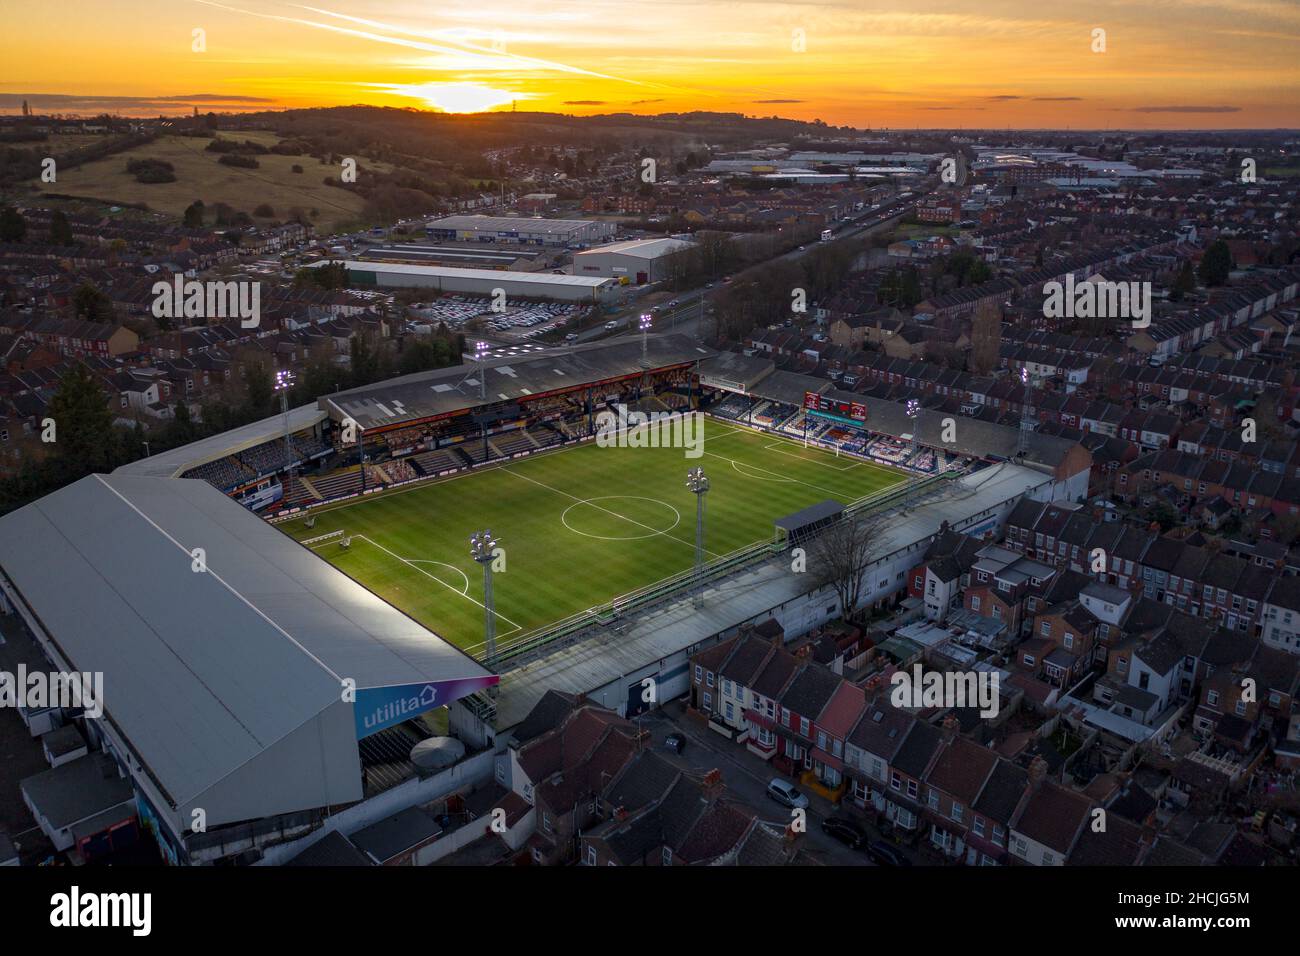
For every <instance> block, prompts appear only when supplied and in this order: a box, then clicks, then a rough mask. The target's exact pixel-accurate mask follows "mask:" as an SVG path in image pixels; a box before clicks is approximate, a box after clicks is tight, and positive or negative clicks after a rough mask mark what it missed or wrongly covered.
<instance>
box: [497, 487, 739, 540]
mask: <svg viewBox="0 0 1300 956" xmlns="http://www.w3.org/2000/svg"><path fill="white" fill-rule="evenodd" d="M501 470H502V471H504V472H505V473H506V474H508V475H514V476H515V477H516V478H522V479H523V480H524V481H531V482H532V483H533V484H535V485H537V486H539V487H541V488H545V489H546V490H547V491H552V492H554V493H555V494H557V495H563V496H564V497H565V498H572V499H573V500H574V501H576V502H578V503H579V504H584V505H587V506H588V507H591V508H595V509H596V510H597V511H603V512H605V514H607V515H611V516H612V517H615V518H622V519H623V520H624V521H627V522H630V523H631V524H634V525H636V526H637V527H638V528H645V529H646V530H647V531H649V532H651V533H650V534H648V535H646V537H647V538H649V537H654V536H655V535H663V536H664V537H665V538H668V539H669V540H671V541H676V542H677V543H678V544H684V545H686V546H687V547H688V548H694V547H695V542H693V541H683V540H682V539H681V538H678V537H674V536H673V535H671V534H668V532H666V531H661V530H660V529H659V528H652V527H650V525H648V524H642V523H641V522H640V521H637V520H636V519H635V518H629V517H628V516H627V515H622V514H619V513H618V512H617V511H610V510H609V509H608V508H602V507H601V506H600V505H594V504H592V503H591V499H588V498H579V497H578V496H577V495H571V494H569V493H568V492H567V491H561V490H560V489H559V488H553V487H552V486H550V485H548V484H546V483H545V482H541V481H538V480H537V479H536V478H529V477H528V476H527V475H521V474H520V473H519V472H517V471H511V470H510V469H509V468H507V467H503V468H502V469H501ZM613 497H625V496H613ZM664 504H667V502H664ZM670 507H671V506H670ZM565 527H568V526H567V525H566V526H565ZM569 530H570V531H572V530H573V529H572V528H570V529H569ZM704 553H705V554H707V555H709V556H710V557H714V558H717V557H721V555H717V554H714V553H713V552H712V551H710V550H709V549H708V548H705V549H704Z"/></svg>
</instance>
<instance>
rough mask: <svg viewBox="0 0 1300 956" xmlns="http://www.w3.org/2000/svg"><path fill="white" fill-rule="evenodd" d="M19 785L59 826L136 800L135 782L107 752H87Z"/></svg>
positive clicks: (43, 813)
mask: <svg viewBox="0 0 1300 956" xmlns="http://www.w3.org/2000/svg"><path fill="white" fill-rule="evenodd" d="M19 786H20V787H21V788H22V791H23V793H24V794H25V795H26V797H27V799H28V800H30V801H31V803H32V805H33V806H35V807H36V808H37V809H38V810H39V811H40V814H41V816H43V817H44V818H45V819H47V820H49V821H50V824H51V825H52V826H55V827H57V828H59V829H60V830H61V829H63V828H64V827H69V826H72V824H74V823H79V822H80V821H82V820H85V819H88V818H89V817H93V816H95V815H97V814H100V813H103V812H104V811H105V810H110V809H112V808H113V807H118V806H121V805H122V804H123V803H127V802H129V801H130V800H132V799H133V796H134V794H133V791H132V789H131V781H130V780H126V779H124V778H123V777H122V776H121V775H120V774H119V773H118V772H117V764H115V763H114V762H113V758H112V757H110V756H109V755H108V754H105V753H102V752H100V753H93V754H87V755H86V756H84V757H78V758H77V759H76V760H72V761H69V762H68V763H65V764H60V765H59V766H57V767H52V768H50V769H49V770H43V771H41V772H40V773H38V774H35V775H33V776H31V777H27V778H26V779H25V780H23V781H22V782H21V783H20V784H19Z"/></svg>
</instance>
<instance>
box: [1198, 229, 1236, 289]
mask: <svg viewBox="0 0 1300 956" xmlns="http://www.w3.org/2000/svg"><path fill="white" fill-rule="evenodd" d="M1231 271H1232V252H1231V251H1229V249H1228V244H1227V243H1226V242H1224V241H1223V240H1222V239H1216V240H1215V241H1214V242H1212V243H1210V248H1208V249H1206V250H1205V255H1203V256H1202V257H1201V267H1200V268H1199V269H1198V270H1197V275H1199V276H1200V277H1201V281H1202V282H1204V283H1205V285H1206V286H1207V287H1213V286H1219V285H1223V284H1224V283H1225V282H1227V281H1228V273H1230V272H1231Z"/></svg>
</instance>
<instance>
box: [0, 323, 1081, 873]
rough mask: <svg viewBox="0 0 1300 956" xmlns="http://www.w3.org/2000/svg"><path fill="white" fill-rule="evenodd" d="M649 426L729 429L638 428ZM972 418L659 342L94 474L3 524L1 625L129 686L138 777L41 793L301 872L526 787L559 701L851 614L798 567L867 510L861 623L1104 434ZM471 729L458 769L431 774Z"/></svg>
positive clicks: (417, 386) (559, 361) (127, 756)
mask: <svg viewBox="0 0 1300 956" xmlns="http://www.w3.org/2000/svg"><path fill="white" fill-rule="evenodd" d="M616 410H617V411H619V413H620V414H622V415H631V416H635V415H637V414H643V415H645V416H648V417H649V416H659V417H660V418H665V419H667V420H669V421H671V422H673V423H675V426H680V425H681V423H682V421H684V419H683V416H685V415H690V416H692V418H691V421H692V422H694V423H696V425H697V426H698V427H699V429H700V430H699V431H698V432H688V431H684V430H682V429H681V428H680V427H678V430H677V431H676V432H674V431H672V430H668V431H666V432H663V433H662V434H668V435H672V434H678V435H682V434H689V435H691V437H692V439H693V440H691V441H688V442H685V443H679V444H684V445H685V447H673V445H672V443H671V442H662V441H661V442H655V441H652V440H647V438H648V434H649V432H650V431H651V426H649V425H639V426H638V425H636V422H635V419H633V420H632V422H631V423H630V424H631V426H632V427H629V428H628V429H627V430H626V431H619V432H615V433H614V434H613V435H612V436H611V435H610V434H609V433H608V432H607V431H606V432H602V431H601V429H602V427H603V426H602V422H604V423H608V421H609V420H610V418H611V415H613V414H614V412H615V411H616ZM694 416H700V417H699V418H696V417H694ZM945 421H946V420H944V419H942V418H941V417H940V416H939V415H938V414H937V413H931V412H929V411H927V410H923V409H915V408H913V409H905V408H902V407H900V406H897V405H895V404H894V403H890V402H883V401H879V400H874V399H870V398H866V397H864V396H862V395H858V394H855V393H848V392H841V391H839V390H837V389H835V388H834V387H832V385H831V383H829V382H828V381H826V380H824V379H819V378H812V377H809V376H805V375H801V374H799V373H796V372H792V371H787V370H782V369H778V368H776V366H775V365H774V363H773V362H772V361H771V360H769V359H766V358H763V357H761V356H745V355H739V354H732V353H715V352H713V351H712V350H710V349H707V348H704V347H702V346H701V345H700V344H698V343H697V342H696V341H694V340H693V339H690V338H688V337H685V336H682V335H676V334H648V335H646V336H644V337H641V338H638V337H631V336H629V337H620V338H613V339H607V340H603V341H598V342H594V343H589V344H583V345H578V346H573V347H567V348H557V349H549V350H542V351H537V352H530V353H526V354H523V355H515V356H510V355H500V356H495V357H494V356H492V355H491V353H485V354H483V355H482V356H480V357H478V358H472V359H471V358H467V359H466V362H465V364H463V365H459V366H455V367H451V368H445V369H439V370H436V371H431V372H422V373H417V374H414V375H409V376H404V377H400V378H395V379H391V380H388V381H385V382H380V383H376V384H374V385H370V386H366V387H363V388H358V389H353V390H350V391H343V392H338V393H335V394H332V395H329V396H327V397H324V398H322V399H321V400H319V401H318V402H317V404H315V405H312V406H305V407H302V408H297V409H291V410H289V411H287V412H286V413H285V414H284V415H280V416H273V417H271V418H268V419H265V420H263V421H260V422H256V423H253V424H251V425H247V426H244V427H242V428H239V429H235V430H232V431H230V432H227V433H224V434H222V435H218V436H214V437H211V438H208V439H204V440H202V441H199V442H196V443H194V444H192V445H189V446H185V447H183V448H178V449H173V450H171V451H168V452H166V453H163V454H160V455H155V456H153V457H151V458H147V459H144V460H142V461H139V462H135V463H132V464H130V465H127V466H124V467H123V468H121V469H118V471H117V472H115V473H114V474H112V475H109V476H103V475H92V476H90V477H88V478H86V479H83V480H82V481H80V482H77V483H76V484H74V485H71V486H69V487H68V488H65V489H63V490H62V491H60V492H56V493H55V494H53V495H50V496H48V497H46V498H44V499H42V500H41V501H39V502H37V503H35V504H33V505H29V506H27V507H26V508H23V509H20V510H19V511H16V512H14V513H12V514H10V515H6V516H4V517H0V594H2V595H3V600H2V601H0V610H5V609H6V608H9V609H12V610H15V611H16V612H17V614H18V615H19V617H20V618H21V619H22V621H23V622H24V623H25V625H26V627H27V629H28V630H29V631H30V633H31V635H32V636H33V637H34V639H35V642H36V643H37V644H38V645H39V647H40V649H41V652H42V653H43V655H44V657H45V659H46V661H47V662H48V664H50V665H53V666H55V667H57V668H58V669H60V670H75V671H102V672H103V673H104V683H105V687H106V693H105V716H104V719H103V720H102V721H99V722H97V726H100V727H101V730H102V732H101V740H102V743H103V745H104V749H105V750H106V751H108V753H110V754H111V755H113V756H114V758H115V759H116V761H117V765H118V772H119V774H120V775H121V776H122V778H123V779H124V780H127V781H129V782H130V785H129V786H128V787H127V788H126V792H125V800H124V793H123V790H122V781H120V780H119V781H117V782H116V783H114V782H112V781H107V780H106V779H105V780H101V779H100V777H99V776H95V775H91V779H90V780H89V781H81V780H80V779H78V781H77V782H76V783H77V787H78V788H79V792H81V793H82V794H83V798H82V799H83V803H84V804H85V806H84V810H85V811H86V815H85V816H84V817H83V818H80V819H78V820H74V821H66V820H61V819H60V813H59V808H58V806H56V802H55V801H54V798H52V797H51V796H50V794H51V793H54V792H56V791H57V788H53V787H51V786H50V785H49V783H48V782H43V781H38V780H32V781H31V782H30V787H29V786H28V782H26V781H25V782H24V792H25V793H27V794H28V798H29V802H30V804H31V805H32V807H33V813H34V815H35V816H36V817H37V819H38V820H41V821H43V823H42V825H43V827H45V828H47V832H49V833H50V834H51V838H52V839H55V840H56V843H59V842H60V841H61V844H60V845H63V846H71V845H75V846H77V847H78V848H82V847H86V848H88V849H87V852H89V848H93V847H97V846H102V845H105V841H108V842H110V843H111V841H112V838H111V837H110V836H107V835H106V834H109V833H112V832H117V831H116V830H115V829H114V828H120V827H121V826H123V825H124V824H123V823H122V816H123V813H124V812H127V811H129V813H128V815H129V816H131V817H132V819H138V820H139V821H140V822H141V825H143V826H145V827H147V828H149V829H150V830H152V831H153V832H154V833H155V835H156V837H157V842H158V843H159V846H160V847H163V848H164V855H165V856H166V858H167V859H168V860H170V861H172V862H176V863H191V864H192V863H213V862H258V863H278V862H285V861H286V860H287V859H289V858H290V857H291V856H293V855H294V854H295V853H297V852H300V851H301V850H302V849H304V848H306V847H307V846H308V845H310V844H311V843H313V842H314V841H316V840H318V839H320V838H321V837H323V836H325V835H327V834H328V832H330V831H333V830H340V831H343V832H351V831H352V830H355V829H358V828H360V827H363V826H369V825H373V824H375V823H377V822H379V821H381V820H383V819H385V818H386V817H387V816H389V815H391V814H393V813H395V812H397V811H400V810H401V809H403V808H404V807H410V806H413V805H415V804H417V803H421V802H427V801H428V800H430V799H433V798H435V797H437V796H439V795H440V794H444V793H449V792H451V791H452V790H453V789H455V788H456V787H463V786H465V785H466V784H467V783H472V782H473V781H474V780H479V779H490V778H491V776H492V775H493V773H500V772H503V771H502V767H501V765H500V761H501V760H503V759H507V758H506V757H505V756H503V754H504V748H505V744H506V742H507V741H508V740H509V735H510V733H511V730H512V728H514V727H515V726H516V725H518V724H519V722H520V721H521V720H522V719H523V718H524V717H525V716H526V715H527V714H528V712H529V711H530V710H531V708H532V707H533V706H534V705H536V704H537V702H538V701H539V700H540V699H541V698H542V697H543V695H544V694H545V693H546V692H547V691H548V690H560V691H565V692H569V693H582V694H585V695H586V696H587V698H588V699H590V700H593V701H595V702H597V703H601V704H604V705H605V706H609V707H611V708H614V709H617V710H618V711H619V712H621V713H624V714H627V715H633V714H636V713H638V712H640V710H642V709H644V707H645V706H647V705H646V703H645V702H644V700H643V699H642V687H643V685H642V681H644V680H645V679H647V678H650V679H653V680H654V681H655V682H656V685H657V687H658V694H659V699H660V700H668V699H671V698H672V697H675V696H678V695H680V694H682V693H684V692H685V691H686V689H687V684H688V675H687V657H688V654H689V653H691V652H693V651H694V650H698V649H699V648H700V647H704V646H708V645H709V644H710V643H712V642H716V641H718V640H720V639H722V638H724V637H726V636H729V635H730V634H734V633H735V632H736V630H737V629H738V628H740V627H742V626H745V625H747V624H752V623H756V622H761V621H765V620H768V619H775V620H777V621H778V622H779V623H780V624H781V626H782V627H783V628H784V629H785V632H786V633H787V634H792V635H797V634H800V633H804V632H806V631H807V630H808V629H810V628H813V627H816V626H819V625H820V624H822V623H825V622H826V621H828V620H831V619H833V618H834V617H836V616H838V615H839V614H841V613H842V609H841V608H839V607H838V602H837V599H836V598H835V596H834V595H833V594H832V593H831V589H829V588H827V587H825V586H822V585H819V584H818V583H817V580H816V575H815V574H803V573H792V565H791V561H790V554H791V549H792V547H794V546H796V545H797V546H802V545H804V544H806V543H807V541H808V540H809V539H810V538H811V537H812V536H814V535H816V534H818V533H819V532H820V531H821V530H822V529H824V528H825V527H827V526H828V525H830V524H832V523H834V522H836V521H840V520H843V518H844V517H845V516H846V515H868V516H879V517H880V519H881V526H882V528H883V531H882V532H881V535H880V539H879V545H878V552H879V553H878V556H877V557H873V560H872V562H871V564H870V565H869V566H868V567H867V569H866V570H865V571H864V578H865V579H866V581H867V585H866V586H865V587H864V588H863V594H862V597H861V601H862V605H861V606H872V607H882V608H883V607H889V606H893V605H894V604H896V603H897V602H898V601H900V600H901V599H902V597H903V594H904V592H905V589H906V586H905V576H906V572H907V571H908V570H909V568H910V567H911V566H912V565H913V564H914V563H915V561H916V558H917V556H918V553H919V552H920V551H922V550H923V549H924V547H925V545H926V542H928V540H929V539H930V536H931V535H933V534H934V533H935V531H936V530H937V529H938V528H940V527H941V526H942V525H944V524H945V523H946V524H947V525H948V526H949V527H952V528H954V529H957V530H966V531H967V532H968V533H972V534H975V535H977V536H978V535H979V534H981V533H983V532H985V531H989V532H991V531H993V530H995V529H996V528H997V527H998V525H999V524H1000V523H1001V521H1002V520H1003V519H1004V518H1005V515H1006V514H1007V513H1008V512H1009V511H1010V509H1011V508H1012V507H1013V506H1014V504H1015V503H1016V502H1017V501H1019V500H1020V499H1021V498H1022V497H1024V496H1026V495H1028V496H1031V497H1035V498H1039V499H1041V500H1051V499H1068V500H1077V499H1078V498H1079V497H1080V496H1081V494H1083V492H1084V491H1085V490H1086V487H1087V480H1088V471H1089V467H1090V464H1091V460H1090V456H1088V454H1087V452H1086V451H1084V450H1083V449H1082V448H1081V447H1080V446H1078V445H1077V444H1074V443H1072V442H1068V441H1065V440H1062V439H1057V438H1052V437H1050V436H1043V435H1037V434H1033V433H1028V434H1026V433H1022V432H1020V431H1018V430H1017V429H1014V428H1005V427H1002V426H998V425H993V424H989V423H986V422H982V421H979V420H975V419H971V420H969V421H967V420H963V421H962V424H961V427H960V428H959V429H958V430H957V434H958V436H959V437H960V440H959V441H958V440H955V439H954V437H953V436H952V435H951V434H949V432H950V429H945V427H944V423H945ZM602 434H603V436H604V438H605V439H607V440H599V439H601V437H602ZM611 438H612V440H609V439H611ZM697 469H698V470H701V471H702V472H703V474H704V476H706V477H707V482H708V484H707V490H705V488H704V486H702V485H701V483H700V480H699V473H698V471H696V470H697ZM692 472H696V473H695V475H694V476H693V477H691V479H690V480H691V482H692V484H691V485H689V486H688V475H690V473H692ZM701 519H702V520H701ZM70 528H76V529H77V533H76V541H77V547H76V549H75V552H74V551H73V550H72V549H71V546H70V544H69V531H68V529H70ZM484 532H486V533H487V536H486V537H485V538H483V539H481V540H482V541H485V542H487V547H486V549H484V548H483V547H480V548H479V550H478V552H477V554H472V553H471V537H472V536H474V535H477V534H479V533H484ZM697 534H698V535H699V537H698V538H697ZM124 554H125V555H127V556H129V560H125V561H124V560H122V555H124ZM196 555H198V556H196ZM34 556H36V557H34ZM200 565H201V566H200ZM489 580H490V581H491V582H492V584H491V588H490V590H489V588H488V587H487V584H488V582H489ZM69 595H73V598H72V599H70V598H69ZM39 663H40V662H39V661H33V662H32V664H33V665H36V664H39ZM348 681H350V682H351V686H353V687H354V688H355V693H354V695H353V697H352V698H351V699H348V698H347V697H346V696H345V697H344V698H343V699H340V695H339V691H338V688H339V685H340V682H348ZM115 689H116V690H115ZM157 702H163V703H165V707H157V706H155V705H156V704H157ZM164 714H165V717H164ZM438 715H441V716H438ZM28 716H29V717H35V716H39V715H28ZM435 738H436V739H435ZM449 740H450V743H451V744H454V745H455V747H456V748H459V749H458V751H457V752H458V753H459V754H460V756H459V757H457V758H456V760H455V761H454V762H453V763H452V765H450V766H448V767H439V768H436V769H430V768H428V767H426V766H423V765H422V764H421V763H420V761H419V760H417V757H416V754H417V753H418V752H420V748H421V747H428V746H432V747H438V748H442V747H443V746H444V743H446V742H447V741H449ZM448 746H450V744H448ZM68 766H69V767H74V766H80V762H74V763H73V764H69V765H68ZM61 772H65V768H63V767H57V768H55V769H54V770H52V771H49V773H51V774H58V773H61ZM101 776H102V775H101ZM64 789H65V790H66V787H65V788H64ZM124 808H125V809H124ZM197 809H201V810H202V811H203V812H204V814H205V818H206V825H207V830H206V831H203V832H193V831H192V828H191V826H190V821H191V818H192V814H193V813H194V811H195V810H197ZM63 816H67V814H66V813H65V814H63Z"/></svg>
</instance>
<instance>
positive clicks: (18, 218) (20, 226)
mask: <svg viewBox="0 0 1300 956" xmlns="http://www.w3.org/2000/svg"><path fill="white" fill-rule="evenodd" d="M25 235H27V220H26V219H24V218H23V214H22V213H20V212H19V211H18V210H17V209H15V208H14V207H13V206H5V207H4V209H0V242H22V241H23V236H25Z"/></svg>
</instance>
